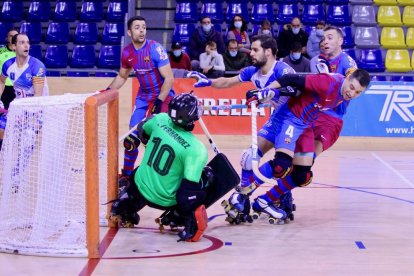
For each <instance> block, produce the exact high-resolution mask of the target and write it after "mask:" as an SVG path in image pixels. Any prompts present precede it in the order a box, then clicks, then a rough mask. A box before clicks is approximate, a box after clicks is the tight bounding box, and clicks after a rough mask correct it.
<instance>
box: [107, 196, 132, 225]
mask: <svg viewBox="0 0 414 276" xmlns="http://www.w3.org/2000/svg"><path fill="white" fill-rule="evenodd" d="M108 219H109V220H110V221H112V222H113V223H116V224H117V225H118V226H120V227H125V228H133V227H134V225H137V224H138V223H139V220H140V217H139V215H138V213H137V212H136V211H135V209H134V206H133V203H132V202H131V199H129V198H120V199H116V200H114V201H112V206H111V213H110V215H109V217H108Z"/></svg>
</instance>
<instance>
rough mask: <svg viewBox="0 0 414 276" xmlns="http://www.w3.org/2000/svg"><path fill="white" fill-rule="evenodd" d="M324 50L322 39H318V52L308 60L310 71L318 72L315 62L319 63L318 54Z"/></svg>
mask: <svg viewBox="0 0 414 276" xmlns="http://www.w3.org/2000/svg"><path fill="white" fill-rule="evenodd" d="M324 50H325V46H324V41H323V39H322V40H321V41H319V53H318V54H317V55H316V56H314V57H313V58H312V59H311V60H310V71H311V73H319V70H318V69H317V68H316V64H318V63H320V61H319V56H323V54H324Z"/></svg>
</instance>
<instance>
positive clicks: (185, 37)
mask: <svg viewBox="0 0 414 276" xmlns="http://www.w3.org/2000/svg"><path fill="white" fill-rule="evenodd" d="M220 29H221V27H220ZM194 30H195V26H194V24H192V23H180V24H175V27H174V32H173V37H172V39H173V41H174V42H180V43H181V44H182V45H189V44H190V39H191V36H192V35H193V32H194Z"/></svg>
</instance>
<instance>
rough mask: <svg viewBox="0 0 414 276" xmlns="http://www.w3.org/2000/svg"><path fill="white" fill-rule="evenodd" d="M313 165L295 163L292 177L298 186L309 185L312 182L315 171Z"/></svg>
mask: <svg viewBox="0 0 414 276" xmlns="http://www.w3.org/2000/svg"><path fill="white" fill-rule="evenodd" d="M311 168H312V167H311V166H299V165H294V166H293V170H292V173H291V174H290V178H291V179H292V182H293V183H294V184H295V185H296V186H298V187H305V186H308V185H309V184H310V183H311V182H312V177H313V173H312V171H311Z"/></svg>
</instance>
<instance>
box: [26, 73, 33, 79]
mask: <svg viewBox="0 0 414 276" xmlns="http://www.w3.org/2000/svg"><path fill="white" fill-rule="evenodd" d="M25 77H26V80H27V81H31V80H32V74H30V73H26V75H25Z"/></svg>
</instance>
